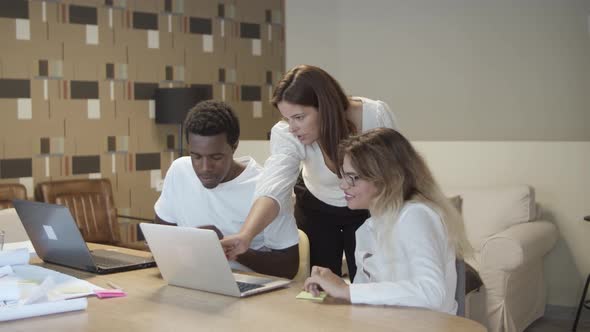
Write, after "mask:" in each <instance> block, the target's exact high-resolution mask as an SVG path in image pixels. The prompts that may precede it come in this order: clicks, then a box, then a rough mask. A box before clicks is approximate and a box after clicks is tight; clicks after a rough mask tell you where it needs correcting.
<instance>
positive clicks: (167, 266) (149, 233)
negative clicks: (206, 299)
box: [140, 223, 291, 297]
mask: <svg viewBox="0 0 590 332" xmlns="http://www.w3.org/2000/svg"><path fill="white" fill-rule="evenodd" d="M140 227H141V230H142V232H143V235H144V236H145V239H146V240H147V242H148V245H149V247H150V250H151V252H152V254H153V255H154V258H155V259H156V263H157V264H158V268H159V269H160V272H161V273H162V277H163V278H164V280H166V282H168V283H169V284H170V285H174V286H180V287H185V288H192V289H198V290H202V291H207V292H211V293H218V294H223V295H229V296H235V297H245V296H249V295H253V294H258V293H261V292H266V291H269V290H271V289H276V288H279V287H284V286H286V285H288V284H289V283H290V282H291V281H290V280H287V279H281V278H276V277H271V276H264V277H257V276H251V275H246V274H241V273H232V270H231V268H230V266H229V262H228V261H227V258H226V257H225V254H224V252H223V249H222V248H221V243H220V242H219V239H218V238H217V235H216V234H215V232H214V231H212V230H205V229H197V228H192V227H178V226H165V225H158V224H147V223H141V224H140Z"/></svg>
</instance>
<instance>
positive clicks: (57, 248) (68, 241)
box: [13, 200, 156, 274]
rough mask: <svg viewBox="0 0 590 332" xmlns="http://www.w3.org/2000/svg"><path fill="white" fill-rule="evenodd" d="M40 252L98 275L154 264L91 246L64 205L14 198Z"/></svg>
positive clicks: (49, 259) (56, 261) (50, 259)
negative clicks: (93, 248) (94, 248)
mask: <svg viewBox="0 0 590 332" xmlns="http://www.w3.org/2000/svg"><path fill="white" fill-rule="evenodd" d="M13 205H14V207H15V209H16V212H17V213H18V216H19V217H20V220H21V222H22V223H23V226H24V228H25V230H26V231H27V234H28V235H29V238H30V239H31V242H32V243H33V247H35V251H36V252H37V255H38V256H39V257H40V258H41V259H42V260H43V261H45V262H47V263H52V264H58V265H63V266H67V267H71V268H74V269H78V270H84V271H89V272H93V273H98V274H107V273H114V272H122V271H129V270H135V269H141V268H147V267H152V266H155V265H156V263H155V261H154V260H153V259H152V258H146V257H141V256H134V255H129V254H124V253H121V252H118V251H115V250H103V249H98V250H92V251H90V250H89V249H88V246H87V245H86V242H85V241H84V239H83V238H82V234H80V230H79V229H78V226H77V224H76V221H75V220H74V218H73V217H72V215H71V213H70V210H69V209H68V208H67V207H65V206H63V205H55V204H47V203H40V202H33V201H23V200H14V201H13Z"/></svg>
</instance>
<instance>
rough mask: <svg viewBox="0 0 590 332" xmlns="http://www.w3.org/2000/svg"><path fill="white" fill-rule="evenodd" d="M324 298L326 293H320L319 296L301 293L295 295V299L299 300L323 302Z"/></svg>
mask: <svg viewBox="0 0 590 332" xmlns="http://www.w3.org/2000/svg"><path fill="white" fill-rule="evenodd" d="M326 296H328V294H326V292H320V295H319V296H313V295H311V293H309V292H306V291H302V292H301V293H299V294H297V296H295V298H296V299H300V300H311V301H323V300H324V299H325V298H326Z"/></svg>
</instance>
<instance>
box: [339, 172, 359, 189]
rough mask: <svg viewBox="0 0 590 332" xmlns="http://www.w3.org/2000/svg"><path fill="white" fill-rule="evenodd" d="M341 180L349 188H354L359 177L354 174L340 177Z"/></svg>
mask: <svg viewBox="0 0 590 332" xmlns="http://www.w3.org/2000/svg"><path fill="white" fill-rule="evenodd" d="M342 178H343V179H344V181H346V183H347V184H348V185H349V186H351V187H354V186H355V185H356V181H358V180H360V179H361V178H360V176H358V175H356V174H344V175H342Z"/></svg>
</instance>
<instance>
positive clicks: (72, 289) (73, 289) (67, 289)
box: [55, 285, 90, 294]
mask: <svg viewBox="0 0 590 332" xmlns="http://www.w3.org/2000/svg"><path fill="white" fill-rule="evenodd" d="M55 291H56V292H58V293H61V294H78V293H88V292H90V288H89V287H88V286H85V285H70V286H64V287H59V288H57V289H55Z"/></svg>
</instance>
